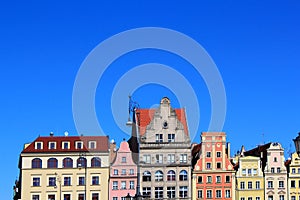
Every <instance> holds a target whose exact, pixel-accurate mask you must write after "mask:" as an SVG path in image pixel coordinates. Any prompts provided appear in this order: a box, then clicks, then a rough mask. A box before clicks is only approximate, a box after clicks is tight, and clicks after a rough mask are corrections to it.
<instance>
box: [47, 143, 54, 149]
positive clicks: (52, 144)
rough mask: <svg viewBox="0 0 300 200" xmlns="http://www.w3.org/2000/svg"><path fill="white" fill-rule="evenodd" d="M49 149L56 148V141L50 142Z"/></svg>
mask: <svg viewBox="0 0 300 200" xmlns="http://www.w3.org/2000/svg"><path fill="white" fill-rule="evenodd" d="M48 148H49V149H56V142H49V146H48Z"/></svg>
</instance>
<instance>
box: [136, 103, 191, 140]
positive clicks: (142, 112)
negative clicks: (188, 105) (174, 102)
mask: <svg viewBox="0 0 300 200" xmlns="http://www.w3.org/2000/svg"><path fill="white" fill-rule="evenodd" d="M174 110H175V113H176V115H177V119H178V120H179V121H180V122H181V123H182V124H183V127H184V132H185V134H186V135H188V134H189V132H188V126H187V121H186V115H185V109H184V108H176V109H174ZM155 111H156V109H137V110H136V113H137V117H138V125H139V133H140V135H144V134H145V132H146V128H147V126H148V124H149V123H150V122H151V120H152V119H153V116H154V113H155Z"/></svg>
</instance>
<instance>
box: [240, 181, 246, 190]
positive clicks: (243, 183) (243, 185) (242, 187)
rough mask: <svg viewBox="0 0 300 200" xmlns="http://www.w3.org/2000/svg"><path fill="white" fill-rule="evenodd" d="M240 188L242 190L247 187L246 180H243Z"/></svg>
mask: <svg viewBox="0 0 300 200" xmlns="http://www.w3.org/2000/svg"><path fill="white" fill-rule="evenodd" d="M240 188H241V190H244V189H245V182H241V185H240Z"/></svg>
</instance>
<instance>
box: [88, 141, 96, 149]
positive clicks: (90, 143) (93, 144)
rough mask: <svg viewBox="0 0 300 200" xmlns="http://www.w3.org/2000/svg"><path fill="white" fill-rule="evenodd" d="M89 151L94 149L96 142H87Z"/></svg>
mask: <svg viewBox="0 0 300 200" xmlns="http://www.w3.org/2000/svg"><path fill="white" fill-rule="evenodd" d="M89 149H96V141H89Z"/></svg>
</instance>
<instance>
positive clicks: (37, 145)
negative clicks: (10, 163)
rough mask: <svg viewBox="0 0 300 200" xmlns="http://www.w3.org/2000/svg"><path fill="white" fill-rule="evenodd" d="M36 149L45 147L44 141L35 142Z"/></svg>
mask: <svg viewBox="0 0 300 200" xmlns="http://www.w3.org/2000/svg"><path fill="white" fill-rule="evenodd" d="M35 149H43V143H42V142H36V143H35Z"/></svg>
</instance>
